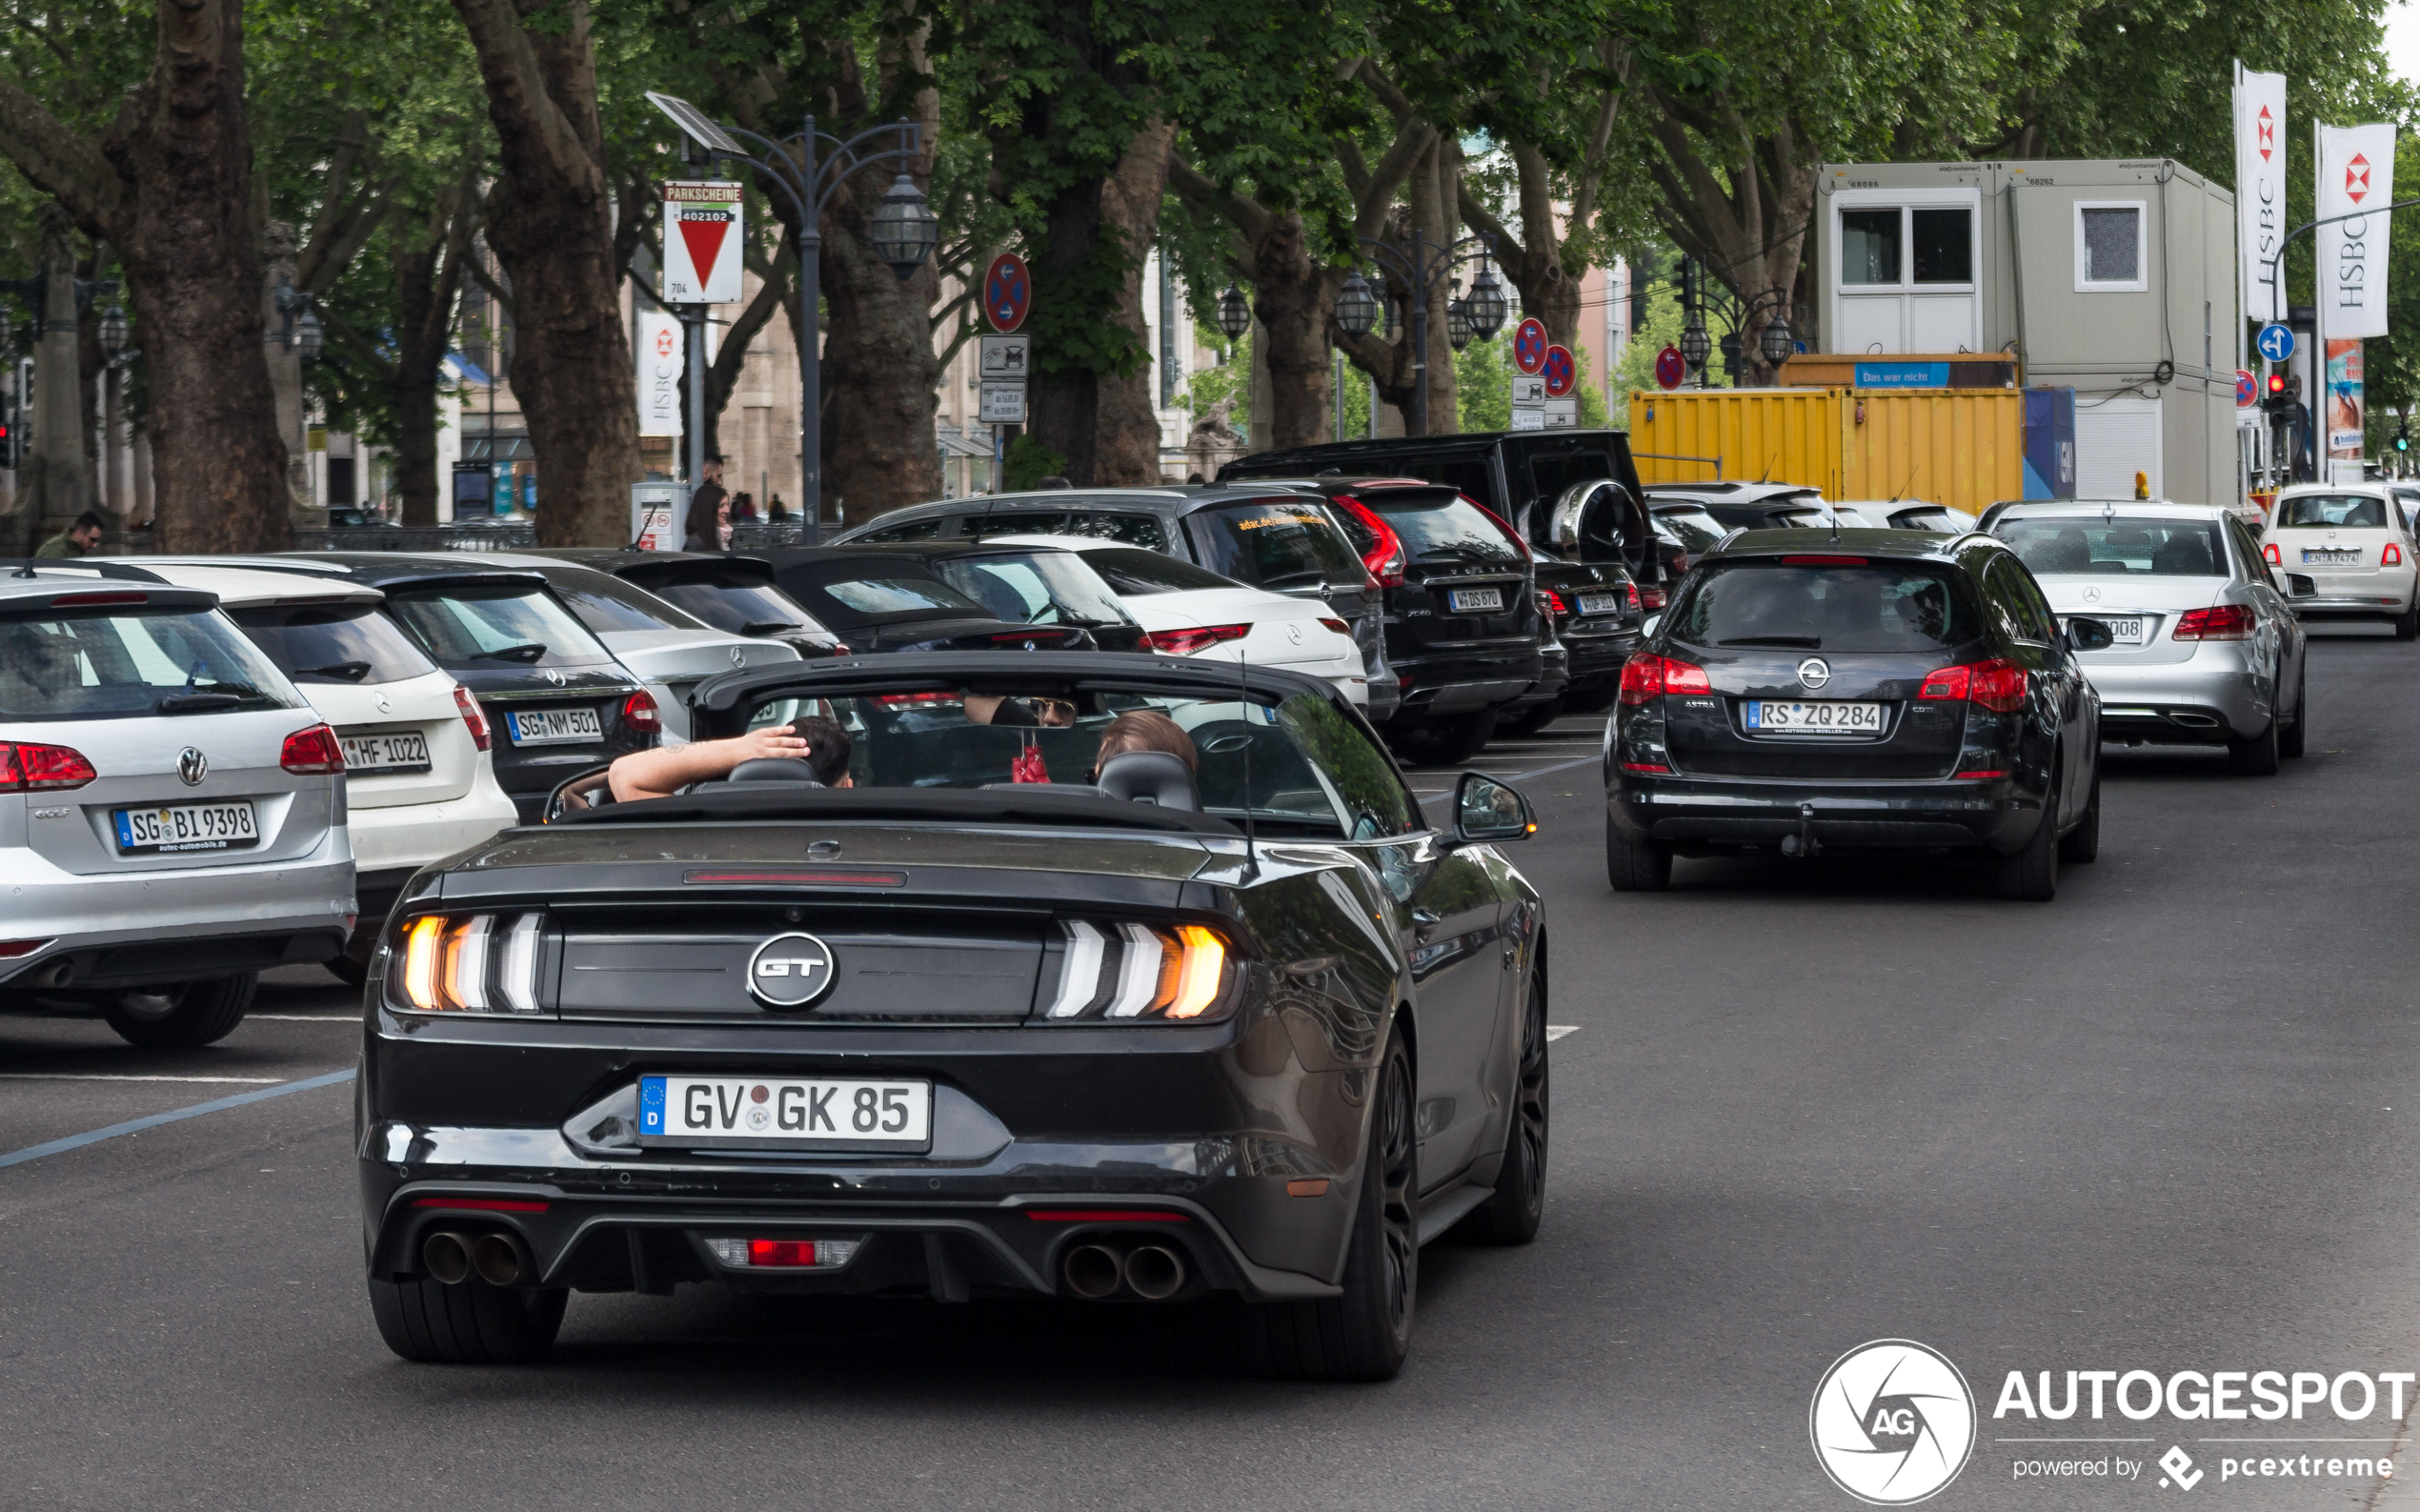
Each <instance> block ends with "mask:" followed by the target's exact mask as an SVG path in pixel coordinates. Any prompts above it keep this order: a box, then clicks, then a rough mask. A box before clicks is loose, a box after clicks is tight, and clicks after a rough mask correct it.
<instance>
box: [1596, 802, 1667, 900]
mask: <svg viewBox="0 0 2420 1512" xmlns="http://www.w3.org/2000/svg"><path fill="white" fill-rule="evenodd" d="M1605 880H1607V881H1609V882H1611V883H1612V884H1613V890H1614V891H1615V892H1617V893H1661V892H1663V891H1664V889H1665V888H1667V887H1669V886H1671V885H1672V847H1670V846H1668V845H1658V844H1656V843H1655V842H1654V841H1653V840H1634V839H1632V838H1630V837H1628V836H1626V835H1624V834H1623V833H1622V826H1620V825H1618V824H1616V823H1614V822H1613V816H1612V815H1610V814H1608V815H1606V816H1605Z"/></svg>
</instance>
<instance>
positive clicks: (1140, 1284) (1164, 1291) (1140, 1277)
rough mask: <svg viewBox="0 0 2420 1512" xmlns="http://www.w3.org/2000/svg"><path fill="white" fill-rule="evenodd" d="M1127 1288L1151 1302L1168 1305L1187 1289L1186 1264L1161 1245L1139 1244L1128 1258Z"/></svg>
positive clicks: (1175, 1253)
mask: <svg viewBox="0 0 2420 1512" xmlns="http://www.w3.org/2000/svg"><path fill="white" fill-rule="evenodd" d="M1125 1278H1126V1286H1127V1288H1128V1289H1129V1290H1131V1291H1132V1292H1133V1293H1134V1294H1135V1295H1136V1296H1138V1297H1139V1298H1141V1299H1142V1300H1145V1301H1147V1302H1164V1301H1166V1300H1168V1299H1169V1298H1171V1297H1174V1296H1176V1295H1177V1293H1178V1292H1179V1291H1180V1290H1182V1289H1183V1287H1184V1283H1185V1262H1184V1261H1183V1260H1180V1259H1179V1258H1178V1255H1177V1252H1176V1251H1175V1250H1172V1249H1165V1248H1162V1247H1161V1246H1160V1245H1158V1244H1138V1245H1136V1246H1135V1247H1134V1249H1133V1250H1132V1251H1131V1252H1129V1253H1128V1255H1127V1256H1126V1264H1125Z"/></svg>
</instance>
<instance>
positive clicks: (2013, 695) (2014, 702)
mask: <svg viewBox="0 0 2420 1512" xmlns="http://www.w3.org/2000/svg"><path fill="white" fill-rule="evenodd" d="M1916 696H1917V697H1918V698H1921V699H1924V700H1926V701H1927V702H1933V703H1943V702H1946V703H1974V704H1981V705H1982V706H1983V707H1984V708H1986V709H1989V710H1990V711H1992V712H1993V713H1994V714H2014V713H2016V712H2017V711H2018V710H2019V709H2022V708H2024V707H2025V669H2024V668H2023V667H2020V666H2018V665H2017V664H2016V663H2015V662H2013V661H2010V660H2009V659H2008V658H2007V657H2006V656H1994V657H1992V658H1991V659H1990V660H1989V661H1970V662H1967V663H1966V665H1965V666H1963V667H1941V668H1936V669H1935V670H1933V671H1931V672H1928V673H1926V674H1925V681H1924V685H1923V686H1922V687H1920V688H1918V689H1917V690H1916Z"/></svg>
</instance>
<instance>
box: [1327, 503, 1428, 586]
mask: <svg viewBox="0 0 2420 1512" xmlns="http://www.w3.org/2000/svg"><path fill="white" fill-rule="evenodd" d="M1330 502H1332V503H1333V504H1335V505H1336V507H1337V508H1339V509H1341V510H1342V511H1344V512H1345V513H1346V514H1350V515H1352V516H1353V517H1354V518H1355V519H1356V520H1359V521H1360V522H1361V528H1362V529H1363V530H1366V531H1368V532H1369V533H1370V535H1371V537H1372V539H1371V541H1370V547H1369V550H1367V551H1365V552H1363V553H1362V554H1361V566H1362V568H1363V569H1364V570H1365V571H1367V572H1368V574H1369V575H1371V576H1372V577H1375V578H1377V579H1378V586H1379V587H1381V588H1401V587H1402V586H1403V567H1404V564H1405V563H1406V562H1407V561H1409V560H1410V555H1409V554H1408V553H1406V552H1405V551H1404V550H1403V537H1402V536H1401V535H1398V534H1395V527H1394V526H1392V525H1389V524H1387V523H1386V521H1385V520H1383V519H1381V518H1380V517H1379V514H1378V511H1376V510H1374V509H1372V508H1370V507H1369V506H1368V505H1367V504H1364V503H1362V502H1361V500H1360V499H1357V498H1355V497H1354V496H1353V495H1352V494H1338V495H1336V497H1335V498H1334V499H1332V500H1331V501H1330Z"/></svg>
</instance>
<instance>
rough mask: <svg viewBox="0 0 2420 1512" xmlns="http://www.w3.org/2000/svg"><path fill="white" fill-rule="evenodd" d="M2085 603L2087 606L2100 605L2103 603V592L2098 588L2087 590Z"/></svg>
mask: <svg viewBox="0 0 2420 1512" xmlns="http://www.w3.org/2000/svg"><path fill="white" fill-rule="evenodd" d="M2084 601H2085V602H2086V603H2087V604H2097V603H2099V602H2100V601H2101V591H2100V590H2099V589H2097V588H2087V589H2086V590H2085V591H2084Z"/></svg>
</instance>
